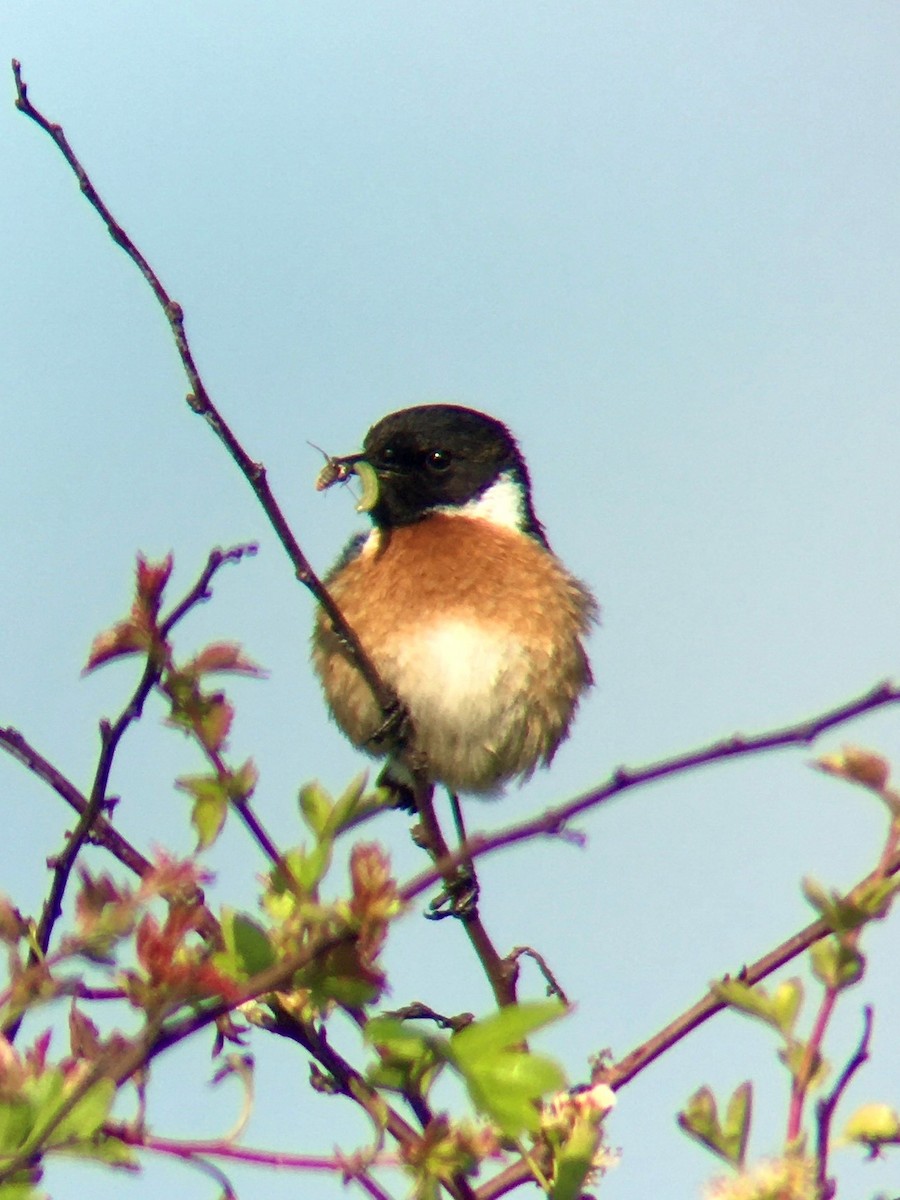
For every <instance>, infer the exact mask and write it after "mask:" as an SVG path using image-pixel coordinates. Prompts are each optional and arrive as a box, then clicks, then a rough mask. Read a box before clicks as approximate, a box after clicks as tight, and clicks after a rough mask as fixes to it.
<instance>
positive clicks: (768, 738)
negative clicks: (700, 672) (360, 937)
mask: <svg viewBox="0 0 900 1200" xmlns="http://www.w3.org/2000/svg"><path fill="white" fill-rule="evenodd" d="M898 702H900V688H898V687H896V686H894V685H893V684H892V683H890V682H888V681H885V682H884V683H879V684H877V685H876V686H875V687H873V688H871V689H870V690H869V691H868V692H865V693H863V695H862V696H859V697H857V698H856V699H855V700H849V701H848V702H847V703H846V704H841V705H838V707H836V708H832V709H828V710H827V711H826V712H824V713H820V714H819V715H818V716H814V717H809V718H808V719H807V720H805V721H800V722H798V723H797V724H795V725H786V726H780V727H779V728H778V729H772V730H769V731H768V732H766V733H758V734H753V735H752V736H749V737H748V736H744V735H743V734H734V736H732V737H729V738H725V739H723V740H721V741H718V742H712V743H711V744H710V745H708V746H703V747H701V749H699V750H691V751H688V753H686V754H676V755H674V756H673V757H672V758H665V759H661V760H660V761H659V762H656V763H650V764H649V765H648V766H645V767H619V768H617V770H615V771H614V772H613V774H612V776H611V777H610V779H609V780H608V781H607V782H606V783H604V784H601V785H600V787H598V788H595V789H594V790H593V791H590V792H585V794H584V795H582V796H577V797H576V798H575V799H574V800H570V801H568V802H567V803H566V804H560V805H557V806H556V807H554V808H548V809H546V810H545V811H544V812H543V813H541V814H539V815H538V816H537V817H533V818H531V819H529V820H527V821H520V822H518V823H517V824H515V825H507V826H506V828H505V829H498V830H497V831H496V832H494V833H490V834H486V833H475V834H473V835H472V836H471V837H470V838H468V840H467V841H466V842H465V844H464V845H462V846H461V847H460V848H459V849H458V850H456V851H454V852H453V853H452V854H451V855H449V857H447V858H442V859H440V860H439V861H438V862H436V863H435V864H434V866H433V867H431V868H429V869H428V870H427V871H423V872H422V873H421V874H419V875H417V876H415V878H414V879H411V880H410V881H409V883H407V884H406V886H405V887H404V888H403V889H402V890H401V893H400V894H401V897H402V898H403V899H404V900H412V899H414V898H415V897H416V896H418V895H420V894H421V893H422V892H424V891H426V890H427V889H428V888H430V887H431V886H432V885H433V884H434V883H435V882H436V881H437V880H438V879H440V878H441V876H442V875H444V874H446V872H447V871H448V870H449V869H451V868H452V867H454V866H455V865H457V864H459V863H461V862H465V861H467V860H469V859H475V858H480V857H481V856H482V855H484V854H489V853H491V852H492V851H494V850H499V849H500V848H501V847H504V846H514V845H515V844H516V843H517V842H525V841H530V840H531V839H532V838H536V837H542V836H543V837H569V838H572V839H573V840H580V838H579V837H578V835H575V834H574V833H573V831H572V830H570V829H569V824H570V822H571V821H572V819H573V818H574V817H578V816H581V814H582V813H584V812H588V811H590V810H591V809H594V808H599V807H600V805H601V804H605V803H607V801H609V800H612V799H614V798H615V797H616V796H619V795H621V793H622V792H627V791H630V790H632V789H634V788H639V787H643V786H644V785H645V784H648V783H654V782H655V781H656V780H658V779H667V778H670V777H671V776H674V775H683V774H685V773H686V772H688V771H693V770H696V769H698V768H700V767H707V766H711V765H712V764H713V763H718V762H724V761H725V760H727V759H732V758H744V757H748V756H750V755H753V754H764V753H767V752H768V751H770V750H780V749H783V748H784V747H786V746H808V745H810V743H812V742H814V741H815V740H816V738H818V737H820V736H821V734H823V733H825V732H826V730H829V729H834V728H836V727H837V726H839V725H845V724H847V723H848V722H849V721H852V720H855V718H856V717H860V716H863V715H864V714H865V713H869V712H874V711H875V710H876V709H879V708H885V707H887V706H888V705H890V704H897V703H898Z"/></svg>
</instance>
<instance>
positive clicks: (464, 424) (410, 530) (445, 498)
mask: <svg viewBox="0 0 900 1200" xmlns="http://www.w3.org/2000/svg"><path fill="white" fill-rule="evenodd" d="M351 472H355V473H356V474H357V475H359V476H360V478H361V480H362V483H363V502H362V504H361V505H360V507H364V508H366V509H367V510H368V512H369V516H370V517H371V520H372V523H373V528H372V530H371V531H370V532H369V533H368V534H367V535H360V536H359V537H358V538H356V539H355V540H354V541H353V542H351V543H350V545H349V546H348V547H347V550H346V551H345V552H344V554H343V556H342V557H341V559H340V560H339V562H338V563H337V565H336V566H335V567H334V568H333V570H332V571H331V573H330V574H329V575H328V576H327V577H326V579H325V583H326V586H327V587H328V590H329V592H330V593H331V595H332V597H333V598H334V600H335V602H336V603H337V605H338V607H339V608H340V610H341V612H342V614H343V615H344V617H345V618H346V620H347V622H348V624H349V625H350V626H351V628H352V629H353V631H354V633H355V634H356V636H357V637H358V639H359V642H360V644H361V645H362V646H363V647H364V649H365V651H366V653H367V654H368V655H369V657H370V658H371V661H372V663H373V664H374V666H375V668H376V669H377V671H378V673H379V675H380V677H381V678H382V680H383V681H384V683H385V684H386V685H387V686H388V687H389V688H391V689H392V690H393V692H394V693H395V694H396V696H397V697H398V699H399V700H400V701H401V703H402V704H403V705H404V706H405V708H406V709H407V711H408V713H409V715H410V718H411V724H412V738H413V740H412V744H411V746H410V747H409V749H410V750H411V752H412V753H413V754H414V755H415V759H416V761H417V762H418V763H420V764H423V766H424V770H425V772H426V774H427V776H428V778H429V780H430V781H431V782H434V783H442V784H444V785H445V786H446V787H447V788H449V789H450V790H451V791H453V792H474V793H481V794H490V793H493V792H496V791H497V790H498V789H499V788H500V787H501V785H502V784H504V783H506V782H507V781H508V780H511V779H515V778H517V777H521V778H527V777H528V776H529V775H530V774H531V773H532V771H534V769H535V767H537V766H538V765H539V764H547V763H549V762H550V760H551V758H552V757H553V755H554V753H555V751H556V749H557V747H558V746H559V744H560V742H562V741H563V739H564V738H565V737H566V736H567V734H568V732H569V727H570V725H571V722H572V718H573V716H574V715H575V710H576V708H577V707H578V702H579V700H580V698H581V696H582V694H583V693H584V691H585V689H586V688H588V687H590V685H591V683H592V678H591V668H590V664H589V662H588V658H587V654H586V653H585V649H584V645H583V638H584V637H585V635H586V634H587V632H588V630H589V628H590V626H591V624H592V622H594V621H595V620H596V617H597V611H598V610H597V604H596V602H595V600H594V597H593V596H592V595H591V592H590V591H589V590H588V588H587V587H585V585H584V584H583V583H581V582H579V580H577V579H576V578H574V576H572V575H570V574H569V572H568V571H567V570H566V568H565V567H564V566H563V564H562V563H561V562H560V561H559V559H558V558H557V557H556V555H555V554H554V553H553V551H552V550H551V549H550V546H549V544H548V542H547V538H546V536H545V534H544V530H543V527H542V526H541V523H540V521H539V520H538V519H537V516H536V515H535V512H534V507H533V505H532V500H531V485H530V480H529V476H528V468H527V466H526V465H525V460H524V458H523V457H522V454H521V452H520V450H519V447H518V446H517V444H516V441H515V439H514V438H513V436H512V434H511V433H510V432H509V430H508V429H507V428H506V426H505V425H502V424H501V423H500V422H499V421H497V420H495V419H494V418H493V417H489V416H487V415H486V414H485V413H480V412H475V411H474V410H473V409H470V408H462V407H459V406H457V405H453V404H423V405H419V406H418V407H415V408H405V409H402V410H401V411H400V412H395V413H391V414H390V415H389V416H386V417H384V418H383V419H382V420H381V421H379V422H378V423H377V424H376V425H373V426H372V428H371V429H370V430H369V432H368V434H367V435H366V438H365V441H364V443H363V450H362V452H361V453H359V454H352V455H348V456H347V457H345V458H331V459H329V461H328V465H327V466H326V467H325V469H324V470H323V472H322V474H321V475H320V478H319V484H318V486H319V487H320V488H324V487H328V486H330V485H331V484H332V483H335V482H337V481H338V480H343V479H346V478H347V476H348V475H349V474H350V473H351ZM312 658H313V663H314V666H315V669H316V671H317V672H318V674H319V677H320V679H321V681H322V686H323V688H324V691H325V697H326V699H327V701H328V705H329V707H330V709H331V712H332V714H333V716H334V719H335V720H336V721H337V723H338V725H339V726H340V727H341V729H342V730H343V731H344V733H345V734H346V735H347V737H348V738H349V739H350V741H351V742H353V743H354V744H355V745H357V746H359V747H361V748H362V749H363V750H365V751H366V752H367V753H370V754H374V755H378V754H384V753H386V751H385V749H383V748H381V749H380V748H379V747H378V746H377V745H375V744H373V743H372V740H371V739H372V738H373V736H374V735H376V734H377V733H378V731H379V729H380V727H382V725H383V723H384V719H385V717H384V713H383V712H382V711H381V710H380V708H379V707H378V705H377V704H376V702H375V699H374V697H373V695H372V692H371V689H370V688H369V686H368V684H367V683H366V682H365V680H364V679H363V678H362V676H361V675H360V673H359V671H358V669H357V668H356V666H355V665H354V663H353V661H352V659H351V657H350V655H349V654H348V651H347V648H346V646H345V645H344V643H343V642H342V641H341V639H340V638H339V637H338V636H337V635H336V633H335V631H334V629H333V628H332V626H331V622H330V621H329V620H328V618H327V617H326V616H325V615H324V614H323V613H322V612H321V610H320V612H319V614H318V617H317V620H316V625H315V631H314V634H313V651H312Z"/></svg>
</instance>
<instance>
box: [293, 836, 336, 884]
mask: <svg viewBox="0 0 900 1200" xmlns="http://www.w3.org/2000/svg"><path fill="white" fill-rule="evenodd" d="M330 865H331V842H320V843H319V844H318V845H316V846H313V848H312V849H311V850H305V849H298V850H296V851H295V852H294V853H293V854H292V855H291V860H290V866H291V870H292V871H293V874H294V878H295V879H296V880H297V883H298V884H299V885H300V888H301V890H302V891H304V892H306V893H308V894H309V895H310V896H313V895H315V892H316V889H317V888H318V886H319V883H320V882H321V880H322V878H323V877H324V875H325V872H326V871H327V870H328V868H329V866H330Z"/></svg>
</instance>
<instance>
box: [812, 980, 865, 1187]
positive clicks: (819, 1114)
mask: <svg viewBox="0 0 900 1200" xmlns="http://www.w3.org/2000/svg"><path fill="white" fill-rule="evenodd" d="M871 1040H872V1007H871V1005H869V1004H867V1005H866V1006H865V1008H864V1009H863V1032H862V1037H861V1038H860V1040H859V1045H858V1046H857V1048H856V1051H855V1052H854V1054H853V1056H852V1057H851V1058H850V1060H849V1062H847V1063H846V1065H845V1066H844V1069H843V1071H841V1073H840V1075H839V1076H838V1077H837V1079H836V1080H835V1084H834V1087H833V1088H832V1089H831V1091H830V1092H829V1093H828V1095H827V1096H823V1097H822V1099H821V1100H820V1101H819V1103H818V1104H817V1105H816V1185H817V1188H818V1191H817V1195H819V1196H821V1197H822V1198H823V1200H829V1198H830V1197H831V1196H833V1195H834V1194H835V1193H834V1185H833V1184H830V1182H829V1179H828V1151H829V1148H830V1142H831V1122H832V1119H833V1118H834V1112H835V1109H836V1108H837V1106H838V1104H839V1103H840V1100H841V1097H842V1096H843V1094H844V1092H845V1091H846V1090H847V1086H848V1085H849V1083H850V1080H851V1079H852V1078H853V1076H854V1075H855V1074H856V1072H857V1071H858V1070H859V1069H860V1067H861V1066H862V1065H863V1064H864V1063H865V1062H867V1061H868V1058H869V1043H870V1042H871ZM829 1188H830V1190H829Z"/></svg>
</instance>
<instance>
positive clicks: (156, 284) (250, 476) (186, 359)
mask: <svg viewBox="0 0 900 1200" xmlns="http://www.w3.org/2000/svg"><path fill="white" fill-rule="evenodd" d="M12 71H13V77H14V79H15V84H16V108H18V109H19V111H20V112H21V113H24V115H25V116H26V117H29V118H30V119H31V120H32V121H34V122H35V124H37V125H38V126H40V128H41V129H43V130H44V132H45V133H46V134H47V135H48V136H49V137H50V138H51V140H52V141H53V143H54V145H55V146H56V147H57V149H58V150H59V152H60V153H61V154H62V156H63V158H64V159H65V160H66V162H67V163H68V164H69V166H70V168H71V169H72V171H73V172H74V173H75V176H76V178H77V179H78V183H79V186H80V188H81V191H82V193H83V194H84V196H85V199H86V200H87V201H88V203H89V204H90V205H91V207H92V208H93V209H94V210H95V211H96V212H97V213H98V215H99V216H100V218H101V219H102V220H103V222H104V223H105V225H106V228H107V231H108V233H109V236H110V237H111V238H112V239H113V241H114V242H115V243H116V245H117V246H120V247H121V248H122V250H124V251H125V253H126V254H127V255H128V257H129V258H130V259H131V261H132V262H133V263H134V264H135V266H136V267H137V268H138V270H139V271H140V273H141V275H143V277H144V279H145V280H146V282H147V284H148V286H149V287H150V289H151V291H152V292H153V295H154V296H155V297H156V300H157V302H158V303H159V305H160V307H161V308H162V310H163V313H164V314H165V317H166V320H167V321H168V323H169V328H170V329H171V331H172V337H173V338H174V341H175V347H176V349H177V351H178V356H179V358H180V359H181V364H182V366H183V368H184V372H185V375H186V376H187V379H188V384H189V386H190V389H191V390H190V393H189V394H188V397H187V401H188V404H189V405H190V407H191V409H192V410H193V411H194V412H195V413H197V414H198V415H199V416H201V417H203V418H204V420H205V421H206V423H207V424H208V425H209V427H210V428H211V429H212V431H213V433H215V435H216V437H217V438H218V439H219V441H220V442H221V443H222V444H223V445H224V447H225V448H226V450H227V451H228V453H229V454H230V455H231V458H232V459H233V460H234V462H235V463H236V465H237V467H238V469H239V470H240V472H241V474H242V475H243V476H244V478H245V479H246V480H247V482H248V483H249V485H250V487H251V488H252V489H253V492H254V494H255V495H256V498H257V500H258V501H259V503H260V504H261V505H262V508H263V511H264V512H265V514H266V516H267V517H268V519H269V522H270V524H271V525H272V528H273V529H274V530H275V532H276V534H277V535H278V538H279V540H280V542H281V544H282V546H283V547H284V549H285V551H286V552H287V555H288V558H289V559H290V561H291V564H292V566H293V568H294V572H295V574H296V576H297V579H298V580H299V581H300V582H301V583H302V584H303V585H304V586H305V587H306V588H308V589H309V591H310V592H312V594H313V596H314V597H315V599H316V600H317V601H318V603H319V604H320V605H321V606H322V608H323V609H324V610H325V613H326V614H327V616H328V619H329V620H330V621H331V623H332V625H333V626H334V629H335V631H336V633H337V634H338V636H339V637H340V639H341V641H342V643H343V644H344V646H345V647H346V649H347V652H348V654H349V655H350V656H351V658H352V659H353V661H354V663H355V664H356V666H357V668H358V669H359V671H360V673H361V674H362V676H363V677H364V679H365V680H366V683H368V685H369V687H370V688H371V690H372V694H373V695H374V697H375V700H376V701H377V703H378V706H379V708H380V709H381V710H382V712H383V713H384V715H385V718H386V720H390V719H391V718H392V717H394V716H395V715H396V714H397V713H398V712H400V711H402V706H401V705H400V704H399V702H398V699H397V697H396V696H395V695H394V693H393V692H392V691H391V689H390V688H388V687H387V686H386V685H385V683H384V682H383V681H382V679H381V677H380V676H379V674H378V672H377V670H376V669H375V666H374V664H373V663H372V660H371V658H370V657H369V655H368V654H367V652H366V650H365V649H364V647H363V646H362V645H361V643H360V641H359V639H358V638H357V636H356V634H355V633H354V632H353V629H352V628H351V627H350V625H349V624H348V622H347V621H346V620H345V619H344V617H343V615H342V613H341V611H340V609H339V608H338V606H337V604H335V602H334V600H333V599H332V598H331V596H330V594H329V593H328V591H327V589H326V588H325V586H324V584H323V583H322V581H321V580H320V579H319V577H318V576H317V575H316V573H315V571H313V569H312V567H311V566H310V564H309V562H308V561H307V558H306V556H305V555H304V553H303V551H302V550H301V549H300V546H299V544H298V542H297V539H296V538H295V537H294V535H293V533H292V531H291V528H290V526H289V525H288V523H287V519H286V518H285V516H284V513H283V512H282V511H281V507H280V505H279V504H278V502H277V500H276V499H275V496H274V493H273V492H272V489H271V487H270V486H269V483H268V479H267V477H266V468H265V466H264V465H263V464H262V463H260V462H256V461H254V460H253V459H252V458H251V457H250V456H249V454H247V452H246V450H244V448H243V446H242V445H241V443H240V442H239V441H238V439H237V438H236V437H235V435H234V433H233V432H232V430H231V428H230V427H229V425H228V424H227V422H226V421H225V419H224V418H223V417H222V414H221V413H220V412H219V410H218V409H217V408H216V406H215V404H213V402H212V399H211V398H210V395H209V393H208V391H207V390H206V386H205V384H204V383H203V379H202V377H201V375H200V372H199V369H198V367H197V364H196V362H195V361H194V355H193V352H192V350H191V346H190V342H189V341H188V337H187V333H186V331H185V327H184V312H183V310H182V308H181V305H180V304H179V303H178V302H177V301H176V300H173V299H172V297H171V296H170V295H169V293H168V291H167V290H166V288H165V287H164V286H163V284H162V281H161V280H160V278H159V276H158V275H157V273H156V271H155V270H154V269H153V267H152V266H151V265H150V263H149V262H148V261H147V259H146V258H145V257H144V255H143V254H142V253H141V251H140V250H139V249H138V247H137V246H136V245H135V243H134V242H133V241H132V239H131V238H130V237H129V235H128V234H127V233H126V231H125V230H124V229H123V227H122V226H121V225H120V224H119V222H118V221H117V220H116V218H115V217H114V216H113V214H112V212H111V211H110V209H109V208H108V206H107V205H106V203H105V201H104V200H103V198H102V197H101V196H100V194H99V192H98V191H97V189H96V188H95V186H94V184H93V183H92V181H91V179H90V177H89V175H88V173H87V171H86V170H85V169H84V167H83V166H82V164H81V162H80V161H79V159H78V156H77V155H76V154H75V151H74V150H73V149H72V147H71V146H70V144H69V141H68V139H67V137H66V135H65V133H64V131H63V128H62V126H61V125H59V124H57V123H56V122H53V121H50V120H48V118H47V117H45V116H44V115H43V113H41V112H39V111H38V109H36V108H35V107H34V105H33V104H32V103H31V100H30V99H29V97H28V87H27V85H26V83H25V81H24V79H23V78H22V65H21V63H20V62H18V60H16V59H13V62H12ZM390 724H391V728H392V729H397V730H400V729H402V728H404V725H405V723H404V722H403V721H395V720H391V722H390Z"/></svg>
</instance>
